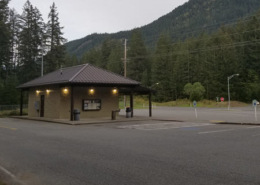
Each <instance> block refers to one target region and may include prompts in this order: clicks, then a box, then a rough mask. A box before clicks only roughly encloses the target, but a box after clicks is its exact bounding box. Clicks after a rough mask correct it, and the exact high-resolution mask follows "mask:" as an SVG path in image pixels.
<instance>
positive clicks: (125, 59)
mask: <svg viewBox="0 0 260 185" xmlns="http://www.w3.org/2000/svg"><path fill="white" fill-rule="evenodd" d="M126 61H127V39H125V58H124V69H125V72H124V76H125V77H126ZM124 103H125V107H126V96H124Z"/></svg>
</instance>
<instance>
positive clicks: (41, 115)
mask: <svg viewBox="0 0 260 185" xmlns="http://www.w3.org/2000/svg"><path fill="white" fill-rule="evenodd" d="M40 117H44V95H41V112H40Z"/></svg>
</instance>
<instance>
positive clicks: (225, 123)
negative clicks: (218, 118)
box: [215, 122, 260, 126]
mask: <svg viewBox="0 0 260 185" xmlns="http://www.w3.org/2000/svg"><path fill="white" fill-rule="evenodd" d="M215 124H219V125H251V126H260V123H235V122H216V123H215Z"/></svg>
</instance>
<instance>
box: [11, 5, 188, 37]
mask: <svg viewBox="0 0 260 185" xmlns="http://www.w3.org/2000/svg"><path fill="white" fill-rule="evenodd" d="M187 1H188V0H30V2H31V3H32V4H33V6H36V7H37V8H38V9H40V11H41V13H42V15H43V18H44V21H45V22H47V17H48V13H49V10H50V5H51V4H52V3H53V2H55V4H56V6H57V8H58V12H59V18H60V23H61V26H64V29H63V32H64V36H65V38H67V39H68V40H69V41H71V40H75V39H80V38H82V37H85V36H87V35H89V34H91V33H105V32H107V33H114V32H118V31H123V30H130V29H133V28H136V27H140V26H144V25H146V24H149V23H151V22H152V21H154V20H156V19H158V18H159V17H161V16H163V15H165V14H167V13H169V12H171V11H172V10H173V9H175V8H176V7H178V6H180V5H182V4H184V3H185V2H187ZM25 2H26V0H11V2H10V5H9V6H10V7H11V8H14V9H16V11H17V12H18V13H19V14H21V13H22V9H23V5H24V3H25Z"/></svg>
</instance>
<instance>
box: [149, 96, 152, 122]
mask: <svg viewBox="0 0 260 185" xmlns="http://www.w3.org/2000/svg"><path fill="white" fill-rule="evenodd" d="M149 117H152V93H151V92H150V93H149Z"/></svg>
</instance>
